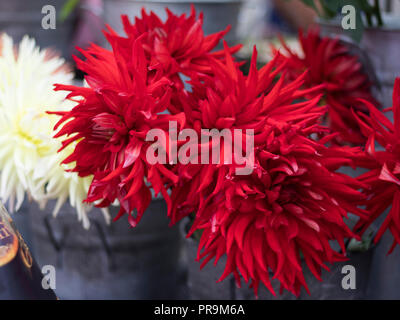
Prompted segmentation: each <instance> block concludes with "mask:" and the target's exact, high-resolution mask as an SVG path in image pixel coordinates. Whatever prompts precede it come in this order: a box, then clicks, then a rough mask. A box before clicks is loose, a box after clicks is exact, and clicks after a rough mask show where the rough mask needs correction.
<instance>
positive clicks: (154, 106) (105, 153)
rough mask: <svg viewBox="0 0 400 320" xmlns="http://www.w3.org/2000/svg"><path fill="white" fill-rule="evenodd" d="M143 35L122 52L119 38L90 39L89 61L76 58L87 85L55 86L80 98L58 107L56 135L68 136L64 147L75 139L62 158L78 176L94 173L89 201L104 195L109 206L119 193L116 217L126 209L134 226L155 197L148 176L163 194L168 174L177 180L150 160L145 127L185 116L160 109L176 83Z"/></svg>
mask: <svg viewBox="0 0 400 320" xmlns="http://www.w3.org/2000/svg"><path fill="white" fill-rule="evenodd" d="M145 37H146V34H144V35H143V36H142V37H139V38H137V39H136V40H135V41H134V42H133V44H132V48H131V51H130V55H129V56H126V55H123V54H121V52H124V51H123V50H122V49H121V46H122V45H124V44H123V43H120V42H119V41H118V39H116V38H115V39H114V40H115V41H113V42H112V43H111V45H112V51H109V50H106V49H103V48H100V47H98V46H95V45H92V47H90V48H89V49H88V50H87V51H82V53H83V54H84V56H85V57H86V60H85V61H83V60H80V59H77V58H76V63H77V67H78V68H79V69H80V70H82V71H83V72H84V73H85V74H87V75H86V77H85V79H86V81H87V84H88V86H89V87H88V88H82V87H77V86H66V85H56V88H55V90H65V91H70V93H69V95H68V98H69V99H70V100H73V101H76V102H77V105H76V106H75V107H74V108H73V109H72V110H71V111H69V112H64V113H58V114H60V115H62V118H61V120H60V121H59V123H58V124H57V127H58V126H61V129H60V130H59V132H58V133H57V134H56V137H59V136H64V135H67V136H69V138H68V139H66V140H65V141H64V143H63V145H64V147H65V146H66V145H68V144H70V143H72V142H77V144H76V147H75V150H74V152H73V153H72V154H71V155H70V156H69V157H68V158H67V159H65V160H64V163H71V162H72V163H75V168H74V169H73V171H76V172H78V173H79V175H80V176H88V175H94V178H93V181H92V183H91V186H90V189H89V194H88V197H87V199H86V201H87V202H95V201H96V202H97V201H100V203H99V204H98V206H99V207H107V206H109V205H110V204H111V203H113V202H114V201H115V200H116V199H117V200H118V201H119V203H120V207H121V209H120V212H119V214H118V216H117V217H116V219H117V218H119V217H120V216H121V215H122V214H124V213H128V214H129V222H130V224H131V225H132V226H135V225H136V224H137V222H139V220H140V219H141V217H142V215H143V212H144V211H145V209H146V208H147V206H148V204H149V203H150V201H151V193H150V190H149V187H148V186H147V185H146V184H145V180H144V178H146V179H147V180H148V181H149V182H150V183H151V186H152V187H153V188H154V190H155V191H156V193H158V192H160V191H161V192H162V193H163V195H164V197H165V198H168V194H167V193H166V192H165V189H164V177H165V176H167V177H169V179H172V181H176V177H175V176H174V175H173V174H172V173H171V172H170V171H169V170H167V168H165V167H164V166H162V165H159V164H157V165H154V166H150V165H149V164H148V163H147V161H146V150H147V148H148V146H149V144H148V142H146V141H145V137H146V133H147V132H148V130H149V129H151V128H159V129H162V130H168V124H169V121H170V120H175V121H178V122H179V123H181V125H183V122H184V117H183V114H181V115H168V114H160V113H161V112H164V111H165V110H166V109H167V108H168V106H169V103H170V95H171V85H172V83H171V81H170V80H169V79H168V78H166V77H165V76H164V74H163V70H162V69H161V68H157V67H155V66H153V67H152V68H150V60H149V59H148V57H147V56H146V55H145V52H144V50H143V44H142V38H145ZM57 127H56V129H57ZM134 209H137V216H136V217H134V216H133V210H134Z"/></svg>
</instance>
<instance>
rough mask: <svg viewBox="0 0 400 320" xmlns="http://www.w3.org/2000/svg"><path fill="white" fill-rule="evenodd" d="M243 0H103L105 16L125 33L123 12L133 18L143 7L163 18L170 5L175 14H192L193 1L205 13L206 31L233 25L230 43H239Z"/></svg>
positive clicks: (117, 29)
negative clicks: (239, 24) (239, 18)
mask: <svg viewBox="0 0 400 320" xmlns="http://www.w3.org/2000/svg"><path fill="white" fill-rule="evenodd" d="M241 2H242V1H241V0H204V1H202V0H192V1H190V0H188V1H185V0H168V1H161V0H159V1H156V0H149V1H135V0H104V19H105V22H106V23H107V24H109V25H110V26H111V27H112V28H113V29H114V30H115V31H116V32H118V33H120V34H123V28H122V23H121V14H126V15H128V16H129V17H130V18H131V21H133V18H134V17H140V16H141V9H142V7H144V8H145V9H146V10H147V12H149V11H150V10H151V11H154V12H155V13H156V14H157V15H158V16H159V17H160V18H161V19H162V20H165V18H166V16H167V14H166V12H165V8H167V7H168V8H169V9H170V10H171V11H172V12H173V13H175V14H178V15H180V14H182V13H187V14H190V6H191V4H194V6H195V8H196V12H197V15H198V14H199V13H200V12H201V11H202V12H203V13H204V23H203V30H204V33H205V34H211V33H215V32H219V31H221V30H224V29H225V28H226V27H227V26H228V25H231V27H232V28H231V31H230V32H229V33H228V34H227V35H226V36H225V40H226V41H227V42H228V43H229V44H237V30H236V29H237V24H238V16H239V11H240V7H241Z"/></svg>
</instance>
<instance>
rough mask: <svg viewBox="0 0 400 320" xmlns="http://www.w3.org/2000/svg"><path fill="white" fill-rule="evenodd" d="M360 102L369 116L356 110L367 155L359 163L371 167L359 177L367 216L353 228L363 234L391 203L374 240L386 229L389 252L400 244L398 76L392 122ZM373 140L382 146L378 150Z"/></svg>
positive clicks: (399, 90)
mask: <svg viewBox="0 0 400 320" xmlns="http://www.w3.org/2000/svg"><path fill="white" fill-rule="evenodd" d="M363 103H365V105H366V106H368V108H369V110H370V116H369V117H368V116H366V115H365V114H363V113H358V117H359V118H358V120H359V123H360V127H361V130H362V133H363V134H364V135H365V136H366V137H368V141H367V143H366V146H365V151H366V155H365V157H364V158H363V159H360V160H361V161H360V163H359V165H360V166H362V167H365V168H368V169H370V170H369V171H368V172H366V173H364V174H363V175H361V176H360V177H359V178H358V179H359V180H360V181H361V182H363V183H365V184H367V185H368V187H369V188H366V189H365V191H364V192H365V193H366V195H367V196H368V199H367V201H366V204H367V206H366V209H367V211H368V212H369V213H370V215H369V217H368V219H361V220H360V221H359V222H358V224H357V225H356V226H355V230H360V233H361V234H362V233H363V232H365V231H366V230H367V228H368V227H369V226H370V225H371V224H372V223H373V222H374V221H376V219H378V218H379V217H380V216H381V215H382V214H383V213H384V212H385V211H386V210H387V209H388V208H389V207H390V206H391V209H390V211H389V213H387V215H386V217H385V220H384V221H383V223H382V225H381V226H380V229H379V231H378V233H377V234H376V236H375V239H374V242H375V243H377V242H378V241H379V240H380V239H381V237H382V236H383V234H384V233H385V232H386V231H387V230H389V231H390V232H391V234H392V235H393V238H394V240H393V245H392V247H391V248H390V251H389V253H390V252H392V251H393V249H394V248H395V247H396V245H397V244H400V187H399V186H400V78H397V79H396V81H395V84H394V91H393V107H392V110H393V115H394V123H392V122H391V121H390V120H388V119H387V117H386V116H385V115H384V114H383V113H382V112H380V111H379V110H377V109H376V108H375V107H374V106H373V105H372V104H371V103H370V102H368V101H363ZM376 142H377V143H378V144H379V145H380V146H381V147H383V148H384V149H383V150H377V149H376V148H375V143H376Z"/></svg>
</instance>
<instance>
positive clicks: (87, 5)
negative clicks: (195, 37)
mask: <svg viewBox="0 0 400 320" xmlns="http://www.w3.org/2000/svg"><path fill="white" fill-rule="evenodd" d="M381 1H382V3H381V7H382V8H383V11H384V13H385V15H388V16H391V17H392V20H391V21H393V22H394V25H393V27H388V28H387V29H388V30H389V31H393V35H391V37H393V38H394V40H393V41H392V42H391V43H390V44H389V43H387V45H382V46H380V47H381V49H384V50H385V52H386V53H388V54H389V55H390V56H386V58H385V59H386V60H387V61H390V64H389V62H388V64H387V65H385V63H384V62H383V60H382V53H381V52H377V51H373V50H375V49H372V48H373V47H376V46H377V45H376V42H375V40H374V41H371V39H369V38H368V35H367V36H365V37H364V39H363V40H362V41H361V43H360V44H357V45H356V47H357V50H358V52H361V51H363V54H367V55H368V54H369V53H372V54H371V56H370V57H369V59H368V61H369V62H366V63H372V64H373V69H374V70H375V73H377V76H378V79H379V81H381V84H382V87H385V84H386V82H385V81H387V83H388V89H387V90H388V91H387V92H382V93H381V100H382V101H383V102H385V103H386V102H387V101H389V103H390V95H389V93H388V92H390V91H391V86H392V84H393V79H394V74H395V75H400V72H399V71H400V68H399V67H398V66H399V62H398V61H396V60H399V59H398V58H397V59H396V57H398V52H399V50H396V48H397V49H400V37H399V35H400V28H399V26H398V25H399V24H398V22H399V20H400V18H399V17H400V1H399V0H381ZM191 3H194V5H195V7H196V9H197V11H198V12H199V11H202V12H203V13H204V31H205V33H206V34H210V33H213V32H217V31H220V30H222V29H224V28H225V27H226V26H227V25H231V26H232V30H231V32H230V33H229V34H228V36H227V38H226V40H227V41H228V42H229V43H231V44H234V43H239V42H242V43H244V47H243V49H242V50H241V51H240V52H239V53H238V57H239V58H240V59H244V60H248V59H249V56H250V54H251V50H252V47H253V45H254V44H256V45H257V48H258V51H259V60H260V64H261V63H264V62H266V61H268V60H269V58H270V48H269V45H270V43H271V41H273V42H274V43H277V40H276V39H277V35H278V34H281V35H283V36H284V37H285V38H286V39H287V41H288V43H289V44H290V46H291V47H293V48H294V49H296V48H298V47H299V44H298V42H297V40H296V36H297V31H298V29H303V30H307V29H308V28H310V26H312V25H313V24H315V23H317V21H318V17H317V15H316V13H315V11H314V10H312V9H310V8H309V7H307V6H306V5H304V4H303V2H302V1H299V0H290V1H287V0H195V1H184V0H171V1H168V0H159V1H152V0H150V1H136V0H72V1H71V0H69V1H67V0H13V1H10V0H0V31H1V32H6V33H8V34H9V35H10V36H12V37H13V38H14V40H15V41H19V40H21V38H22V37H23V36H24V35H25V34H28V35H30V36H32V37H34V38H35V39H36V41H37V43H38V45H40V46H41V47H53V48H54V49H56V50H57V51H59V52H60V53H61V54H62V55H63V56H64V58H65V59H66V60H68V61H70V62H71V63H72V59H71V56H72V55H73V54H77V51H76V47H81V48H86V47H87V46H88V45H89V44H90V43H92V42H94V43H97V44H100V45H106V44H105V40H104V38H103V35H102V29H103V28H104V26H105V24H109V25H110V26H111V27H112V28H113V29H114V30H116V31H117V32H119V33H121V32H122V25H121V22H120V15H121V14H127V15H128V16H129V17H130V18H131V20H133V19H134V17H135V16H140V10H141V8H142V7H144V8H146V9H147V10H148V11H149V10H153V11H154V12H155V13H157V14H158V15H159V16H160V17H161V18H165V16H166V14H165V11H164V9H165V7H169V8H170V9H171V10H172V11H173V12H174V13H177V14H179V13H184V12H189V11H190V5H191ZM47 5H52V6H54V7H55V9H56V16H57V20H56V28H55V29H44V28H43V27H42V19H43V17H44V16H45V15H46V14H47V13H48V11H46V10H45V11H43V8H44V7H45V6H47ZM396 23H397V27H396ZM320 26H321V28H322V32H324V33H325V34H329V33H332V32H333V33H340V32H338V30H337V29H336V31H335V26H333V27H332V25H329V26H324V24H323V23H321V22H320ZM386 35H387V34H386ZM374 39H376V38H374ZM387 39H388V38H385V41H389V40H387ZM353 45H354V43H353ZM382 47H384V48H382ZM391 49H393V50H391ZM389 52H390V53H389ZM392 55H394V56H393V57H392ZM371 61H372V62H371ZM385 68H386V69H385ZM388 69H390V72H389V74H388V72H387V71H388ZM373 77H374V76H371V78H373ZM82 78H83V75H82V74H80V73H79V71H77V70H76V79H77V81H78V80H79V79H82ZM153 202H154V204H153V205H152V206H151V207H150V208H149V211H153V214H152V215H151V214H145V218H144V221H143V222H142V223H141V225H140V226H139V227H138V228H137V229H135V230H131V229H128V228H127V227H126V221H118V222H116V223H115V224H112V226H111V227H108V226H106V225H105V224H104V222H103V221H97V222H96V221H95V222H94V224H93V226H92V228H91V229H90V230H89V231H86V230H84V229H83V228H82V226H81V224H80V223H79V222H78V221H77V220H76V216H75V214H72V213H71V212H70V211H71V209H70V208H68V207H66V208H64V209H63V212H62V213H61V215H60V218H59V219H56V220H54V219H49V214H48V213H46V212H44V213H43V212H40V210H39V208H37V207H35V206H34V205H32V204H30V203H28V202H26V203H25V204H24V207H23V208H22V209H21V210H20V212H18V213H16V214H15V215H14V218H15V221H16V224H17V226H18V228H19V229H20V232H21V233H22V235H23V236H24V238H25V239H26V241H27V242H28V244H29V246H30V247H31V248H32V251H33V253H34V256H35V257H36V259H37V260H38V262H39V264H40V265H45V264H55V265H56V268H57V272H58V274H59V283H58V287H57V290H56V292H57V294H58V296H59V297H60V298H64V299H68V298H76V299H80V298H83V299H84V298H95V299H96V298H98V299H101V298H119V299H134V298H145V299H150V298H171V299H173V298H181V299H185V298H222V299H224V298H226V299H236V298H251V297H252V294H251V293H249V292H246V291H244V290H242V291H238V290H237V289H236V288H235V287H234V285H233V283H232V281H229V280H227V281H225V282H224V283H223V284H219V285H216V286H215V287H211V288H210V287H209V286H210V283H213V282H214V280H215V279H217V278H218V276H219V275H220V274H221V273H222V269H220V268H219V269H217V270H215V268H213V267H212V266H210V265H208V266H207V268H206V270H203V271H202V272H199V270H198V269H199V264H198V263H195V262H194V261H193V260H194V258H195V247H196V246H195V245H193V244H192V243H190V241H189V242H188V241H186V240H185V239H183V237H181V235H180V234H181V230H179V227H175V228H172V229H168V228H167V226H168V221H167V219H166V214H165V212H166V209H165V207H164V205H163V204H161V203H160V202H159V201H157V200H154V201H153ZM66 206H67V205H66ZM49 212H51V208H50V209H49ZM94 220H96V219H94ZM181 228H184V227H182V226H181ZM165 230H167V231H165ZM389 244H390V240H384V241H382V247H383V248H382V249H380V248H379V246H378V248H374V250H372V251H371V252H369V253H368V254H367V255H364V256H363V257H362V258H361V259H360V262H359V263H360V265H361V264H363V267H362V268H364V269H365V271H363V276H362V280H359V281H362V283H361V287H362V288H363V289H362V290H363V292H362V294H360V295H358V296H357V297H359V298H360V297H361V298H378V299H379V298H396V299H397V298H400V290H398V287H399V286H400V252H399V250H397V251H395V252H394V253H393V254H392V255H391V256H390V257H385V253H386V251H387V249H388V245H389ZM114 247H115V248H118V249H114ZM171 252H172V254H171ZM139 260H140V261H139ZM177 265H179V267H177ZM121 266H122V267H121ZM221 267H222V266H221ZM99 268H100V269H101V270H98V269H99ZM360 268H361V267H360ZM364 269H363V270H364ZM338 270H339V269H338ZM197 274H199V275H197ZM371 275H373V276H371ZM339 276H340V272H339V271H337V272H336V273H335V272H334V273H333V276H332V279H331V280H332V281H339V280H338V277H339ZM210 278H211V279H212V280H211V281H210ZM149 284H150V285H149ZM318 285H319V284H315V286H316V287H317V286H318ZM337 285H339V282H337ZM318 288H319V289H317V288H315V289H314V292H315V295H314V296H313V298H317V299H318V298H323V297H325V298H326V297H331V298H348V296H346V295H343V292H341V293H340V292H336V291H335V290H334V289H332V288H329V287H328V290H331V291H332V292H333V293H332V294H334V296H329V294H328V295H327V296H326V295H325V296H324V294H323V293H321V292H322V290H323V288H321V287H318ZM196 290H197V291H196ZM311 291H312V292H313V289H312V288H311ZM335 295H336V296H335ZM302 297H303V298H307V297H306V296H302ZM261 298H263V295H261ZM264 298H266V299H270V298H272V295H268V294H267V293H266V292H265V293H264Z"/></svg>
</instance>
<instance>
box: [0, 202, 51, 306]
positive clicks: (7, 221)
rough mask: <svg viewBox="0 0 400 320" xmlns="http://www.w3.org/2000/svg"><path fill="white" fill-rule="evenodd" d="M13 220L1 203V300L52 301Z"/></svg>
mask: <svg viewBox="0 0 400 320" xmlns="http://www.w3.org/2000/svg"><path fill="white" fill-rule="evenodd" d="M42 279H43V275H42V273H41V272H40V270H39V268H38V266H37V265H36V263H35V261H34V260H33V258H32V256H31V253H30V251H29V249H28V246H27V245H26V244H25V242H24V240H23V239H22V237H21V235H20V234H19V232H18V231H17V230H16V228H15V226H14V224H13V222H12V219H11V218H10V216H9V215H8V213H7V212H6V210H5V208H4V207H3V205H2V204H0V299H1V300H32V299H33V300H41V299H45V300H55V299H56V296H55V294H54V292H53V291H52V290H51V289H47V290H45V289H43V287H42Z"/></svg>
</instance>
